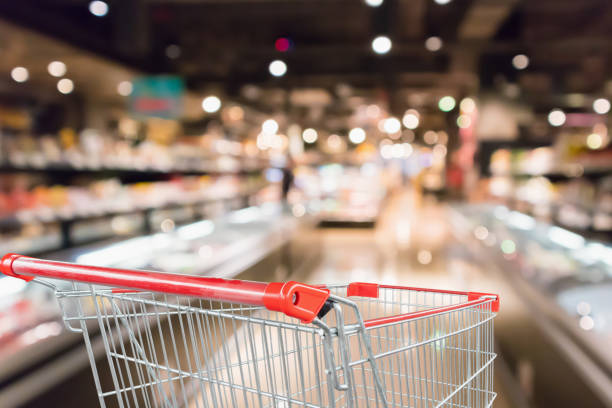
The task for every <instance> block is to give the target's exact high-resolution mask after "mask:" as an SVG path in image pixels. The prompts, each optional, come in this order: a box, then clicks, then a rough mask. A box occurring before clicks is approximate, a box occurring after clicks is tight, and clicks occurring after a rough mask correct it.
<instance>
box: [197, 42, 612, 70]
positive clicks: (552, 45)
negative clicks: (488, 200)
mask: <svg viewBox="0 0 612 408" xmlns="http://www.w3.org/2000/svg"><path fill="white" fill-rule="evenodd" d="M524 49H525V44H524V43H523V42H522V41H488V40H464V41H461V42H452V43H445V44H444V47H443V48H442V50H440V51H438V52H436V53H431V52H429V51H427V50H426V49H425V48H424V46H423V43H422V42H421V41H411V42H395V43H394V44H393V49H392V51H391V52H390V53H389V54H387V55H381V56H378V55H375V54H374V53H373V52H372V51H371V49H370V47H369V44H368V45H363V46H354V45H344V44H327V45H301V46H300V47H296V48H295V49H294V50H293V51H291V52H290V53H286V54H280V53H278V52H276V51H275V50H273V49H271V47H270V46H268V45H265V46H256V45H252V46H249V47H235V48H233V50H232V52H234V53H236V54H239V55H241V56H245V57H252V58H262V59H270V60H271V59H277V58H281V59H285V60H287V61H291V60H308V59H310V60H311V63H312V64H316V63H317V60H323V61H325V60H326V59H327V58H330V57H332V58H339V59H341V58H346V57H348V56H355V57H370V58H374V59H377V60H379V61H380V62H381V63H384V61H385V60H386V59H389V58H393V57H397V56H404V57H410V56H413V57H426V58H428V59H431V58H435V57H437V56H440V55H455V53H459V52H481V53H490V54H512V53H514V52H519V51H523V50H524ZM529 49H530V50H532V51H533V52H550V53H553V54H554V53H559V52H563V53H572V55H574V56H575V55H581V54H582V53H597V54H599V55H607V54H612V47H610V39H609V38H607V37H606V36H593V37H582V38H570V39H559V40H554V41H546V42H540V43H537V44H530V45H529ZM185 52H186V53H189V52H190V51H189V50H185ZM209 52H213V53H214V52H216V50H214V49H206V48H200V49H199V50H198V53H199V55H200V56H201V58H202V59H206V60H210V54H209ZM191 58H196V59H197V58H198V55H189V59H191Z"/></svg>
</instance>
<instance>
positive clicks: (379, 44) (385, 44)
mask: <svg viewBox="0 0 612 408" xmlns="http://www.w3.org/2000/svg"><path fill="white" fill-rule="evenodd" d="M372 50H374V52H375V53H377V54H386V53H388V52H389V51H391V40H390V39H389V37H386V36H384V35H379V36H378V37H376V38H375V39H373V40H372Z"/></svg>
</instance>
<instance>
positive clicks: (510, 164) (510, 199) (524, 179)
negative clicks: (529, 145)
mask: <svg viewBox="0 0 612 408" xmlns="http://www.w3.org/2000/svg"><path fill="white" fill-rule="evenodd" d="M605 140H606V144H605V145H603V144H602V145H601V146H598V147H597V149H595V150H593V149H592V148H589V147H588V145H587V144H586V143H587V141H586V139H585V138H584V137H578V136H575V135H573V134H572V135H569V136H565V137H560V138H559V139H558V141H557V142H556V143H555V145H554V146H553V147H538V148H534V149H524V148H523V149H513V150H509V149H499V150H496V151H495V152H493V154H492V155H491V160H490V165H489V171H490V173H491V177H490V179H489V193H490V196H491V197H492V198H495V199H498V200H501V202H504V203H506V204H508V205H511V206H512V207H514V208H516V209H517V210H520V211H525V212H528V213H531V214H533V215H534V216H537V217H539V218H542V219H546V220H553V221H555V222H557V223H559V224H561V225H564V226H566V227H569V228H574V229H576V230H580V231H593V232H596V233H600V232H601V233H608V234H609V233H612V176H610V175H609V174H610V171H612V157H611V156H610V150H609V149H607V150H605V149H604V148H605V147H606V146H607V143H608V142H607V139H605ZM602 149H604V150H602Z"/></svg>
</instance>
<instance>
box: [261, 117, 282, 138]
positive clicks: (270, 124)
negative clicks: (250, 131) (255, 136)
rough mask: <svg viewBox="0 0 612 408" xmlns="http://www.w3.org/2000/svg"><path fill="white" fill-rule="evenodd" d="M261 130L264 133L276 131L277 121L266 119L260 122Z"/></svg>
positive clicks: (270, 133) (271, 133) (269, 133)
mask: <svg viewBox="0 0 612 408" xmlns="http://www.w3.org/2000/svg"><path fill="white" fill-rule="evenodd" d="M261 130H262V132H263V133H264V134H266V135H273V134H275V133H276V132H277V131H278V122H276V121H275V120H274V119H268V120H266V121H264V123H262V124H261Z"/></svg>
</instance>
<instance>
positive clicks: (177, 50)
mask: <svg viewBox="0 0 612 408" xmlns="http://www.w3.org/2000/svg"><path fill="white" fill-rule="evenodd" d="M180 56H181V47H179V46H178V45H176V44H170V45H169V46H167V47H166V57H168V58H170V59H177V58H178V57H180Z"/></svg>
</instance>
